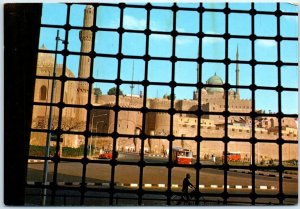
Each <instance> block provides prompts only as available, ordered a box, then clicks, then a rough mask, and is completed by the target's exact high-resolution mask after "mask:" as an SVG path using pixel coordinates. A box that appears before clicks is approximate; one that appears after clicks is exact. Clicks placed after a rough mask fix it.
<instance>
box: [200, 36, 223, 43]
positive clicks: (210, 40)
mask: <svg viewBox="0 0 300 209" xmlns="http://www.w3.org/2000/svg"><path fill="white" fill-rule="evenodd" d="M222 40H224V39H223V38H215V37H204V38H203V39H202V42H203V43H204V44H214V43H217V42H220V41H222Z"/></svg>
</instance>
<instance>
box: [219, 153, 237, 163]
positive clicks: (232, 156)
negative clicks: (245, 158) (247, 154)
mask: <svg viewBox="0 0 300 209" xmlns="http://www.w3.org/2000/svg"><path fill="white" fill-rule="evenodd" d="M224 156H225V152H223V161H224ZM240 160H241V153H240V152H227V161H233V162H237V161H240Z"/></svg>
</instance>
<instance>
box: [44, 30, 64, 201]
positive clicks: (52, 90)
mask: <svg viewBox="0 0 300 209" xmlns="http://www.w3.org/2000/svg"><path fill="white" fill-rule="evenodd" d="M55 40H56V45H55V56H54V66H53V78H52V88H51V96H50V109H49V118H48V132H47V140H46V148H45V161H44V170H43V171H44V172H43V185H46V183H47V178H48V158H49V155H50V141H51V132H50V130H51V128H52V120H53V118H52V111H53V106H52V103H53V99H54V94H55V80H54V79H55V76H56V59H57V53H56V52H57V50H58V42H59V41H61V42H62V43H65V41H64V40H62V39H61V38H60V37H59V30H57V34H56V38H55ZM66 43H67V42H66ZM46 195H47V189H46V188H44V189H43V199H42V205H45V204H46V198H47V197H46Z"/></svg>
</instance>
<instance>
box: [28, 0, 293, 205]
mask: <svg viewBox="0 0 300 209" xmlns="http://www.w3.org/2000/svg"><path fill="white" fill-rule="evenodd" d="M66 5H67V17H66V24H65V25H63V26H61V25H47V24H42V25H41V27H45V28H46V27H48V28H57V29H63V30H65V37H64V39H65V40H69V31H70V30H71V29H80V30H82V29H85V30H91V31H92V34H93V35H92V49H91V52H90V53H82V52H73V51H72V52H71V51H69V49H68V43H67V42H65V43H64V49H63V50H62V51H53V50H42V49H40V50H39V52H40V53H53V54H61V55H62V56H63V72H62V75H61V76H60V77H51V76H50V77H48V76H36V78H37V79H57V80H59V81H60V82H61V83H62V85H61V94H60V101H59V102H58V103H57V104H50V103H41V102H34V103H33V104H34V105H47V106H54V107H58V109H59V114H58V115H59V118H58V127H57V129H56V130H46V131H45V130H40V129H32V132H47V133H55V134H56V135H57V136H58V137H57V142H56V144H57V146H56V154H55V156H54V157H46V158H43V157H35V156H29V158H30V159H47V160H52V161H53V162H54V175H53V179H52V181H53V184H51V185H42V186H37V187H38V188H47V189H49V190H50V191H51V204H55V202H56V198H57V196H56V191H57V190H58V189H66V190H78V191H79V192H80V194H81V195H80V205H84V204H85V201H86V199H87V198H88V197H87V196H86V192H88V191H99V190H94V189H91V188H88V187H87V184H86V171H87V169H86V166H87V164H88V163H104V164H110V165H111V183H110V188H109V189H103V190H102V189H101V191H105V192H108V193H109V205H113V204H114V195H115V194H116V193H122V192H124V193H134V194H135V193H136V192H137V195H138V199H137V201H138V205H142V204H143V195H145V194H161V195H165V196H166V204H167V205H171V197H172V195H173V194H174V192H173V191H172V189H171V184H172V169H173V168H174V167H181V166H180V165H175V164H173V162H172V157H171V154H170V155H169V157H168V162H167V163H165V164H161V163H148V162H145V161H144V154H143V153H144V144H145V141H146V139H148V138H149V137H151V138H153V139H167V140H168V141H169V150H172V147H173V141H174V140H176V139H180V140H195V141H196V143H197V155H196V163H195V164H194V165H190V166H185V167H192V168H194V169H195V170H196V192H197V193H196V194H197V195H196V200H197V201H199V198H201V196H210V197H220V196H221V197H222V198H223V202H222V204H230V202H228V198H230V197H241V198H249V197H250V199H251V204H253V205H254V204H257V202H256V200H257V198H276V199H278V200H279V204H284V200H285V198H297V197H298V196H297V195H286V194H284V192H283V171H284V170H286V169H287V168H286V167H285V166H284V165H283V164H282V145H283V144H298V141H294V140H284V139H282V127H281V124H282V118H284V117H292V118H297V117H298V115H296V114H293V115H290V114H283V113H282V111H281V109H282V108H281V103H282V99H281V93H282V92H283V91H294V92H295V91H298V89H296V88H285V87H283V86H282V85H281V74H280V71H281V67H282V66H283V65H286V66H297V63H287V62H282V61H281V47H280V44H279V43H280V42H281V41H283V40H293V41H297V40H298V39H297V38H296V37H283V36H282V35H281V31H280V17H281V16H282V15H290V16H296V15H297V13H292V12H282V11H281V9H280V3H277V10H276V11H274V12H268V11H257V10H255V7H254V6H255V4H254V3H252V4H251V9H250V10H249V11H247V10H232V9H230V8H229V5H228V3H226V6H225V8H224V9H211V8H205V7H204V6H203V4H202V3H200V4H199V7H198V8H184V7H179V6H178V5H177V4H176V3H175V4H173V6H171V7H165V6H158V5H155V6H154V5H152V4H150V3H148V4H145V5H134V4H124V3H120V4H111V3H101V4H91V5H92V6H94V8H95V9H94V20H93V26H92V27H90V28H85V27H77V26H71V25H70V8H71V6H72V4H66ZM99 6H111V7H118V8H119V9H120V27H119V28H117V29H112V28H99V27H97V26H96V18H97V9H96V8H97V7H99ZM125 8H142V9H145V10H146V12H147V16H146V29H145V30H132V29H124V27H123V19H124V9H125ZM152 9H162V10H168V11H172V13H173V30H172V31H171V32H163V31H151V30H150V11H151V10H152ZM178 11H189V12H196V13H199V18H200V19H199V32H198V33H196V34H191V33H184V32H177V31H176V21H177V18H176V13H177V12H178ZM207 11H210V12H218V13H224V14H225V33H224V34H220V35H218V34H205V33H203V13H204V12H207ZM232 13H240V14H249V15H250V16H251V34H250V35H249V36H245V35H231V34H230V33H229V21H228V17H229V14H232ZM257 14H266V15H273V16H275V17H276V18H277V35H276V36H275V37H259V36H257V35H256V34H255V26H254V21H255V15H257ZM98 31H113V32H117V33H118V34H119V42H118V53H117V54H116V55H111V54H103V53H96V52H95V50H94V49H95V37H96V32H98ZM125 32H128V33H137V34H145V36H146V49H145V55H144V56H134V55H125V54H122V43H123V34H124V33H125ZM151 34H164V35H170V36H171V37H172V38H173V39H172V56H171V57H170V58H165V57H151V56H150V55H149V36H150V35H151ZM178 35H185V36H190V37H197V38H198V39H199V46H200V50H199V57H198V58H197V59H191V58H178V57H176V37H177V36H178ZM204 37H218V38H223V39H224V40H225V59H222V60H216V59H204V58H203V56H202V40H203V38H204ZM231 38H237V39H247V40H250V41H251V52H252V53H251V57H252V58H251V60H250V61H236V60H230V59H229V58H228V57H229V55H228V51H229V50H228V48H229V39H231ZM259 38H263V39H268V40H275V41H276V42H277V43H278V44H277V61H276V62H266V61H257V60H255V44H254V43H255V40H257V39H259ZM70 41H71V40H69V42H70ZM68 55H86V56H89V57H91V63H90V77H89V78H70V77H66V76H65V73H66V62H67V56H68ZM98 56H101V57H112V58H116V59H117V62H118V65H117V66H118V70H117V79H115V80H111V81H108V80H103V79H95V78H93V66H94V58H96V57H98ZM124 58H131V59H142V60H144V61H145V77H144V80H143V81H142V82H138V81H123V80H121V76H120V74H121V67H120V66H121V61H122V59H124ZM150 60H167V61H170V62H171V63H172V73H171V80H170V82H169V83H168V84H167V85H168V86H169V87H170V88H171V107H170V109H168V110H151V109H148V108H147V107H146V103H147V96H146V95H147V87H148V86H149V85H151V84H156V85H166V84H165V83H160V82H150V81H149V80H148V63H149V61H150ZM177 61H190V62H191V61H193V62H197V63H198V64H199V72H200V73H199V81H200V82H198V83H197V84H196V85H194V84H179V83H176V82H175V63H176V62H177ZM204 62H211V63H223V64H224V65H225V84H224V85H223V86H222V88H223V89H224V91H225V92H228V91H229V90H230V89H231V88H240V89H250V90H251V93H252V111H251V112H250V113H232V112H229V111H228V93H225V111H224V112H222V113H220V112H205V111H203V110H201V99H202V98H201V91H198V110H197V111H183V110H181V111H179V110H176V109H175V107H174V100H175V98H174V96H173V95H174V94H175V92H174V89H175V87H177V86H189V87H195V88H197V89H199V90H200V89H202V88H205V87H220V86H212V85H208V84H204V83H202V82H201V81H202V73H201V72H202V70H203V69H202V64H203V63H204ZM232 63H240V64H249V65H250V66H251V71H252V78H251V79H252V84H251V85H250V86H244V85H239V86H235V85H230V84H229V82H228V81H229V64H232ZM257 64H263V65H267V64H268V65H275V66H276V67H277V69H278V86H277V87H261V86H256V85H255V66H256V65H257ZM66 81H85V82H88V83H89V92H92V84H93V83H95V82H104V83H105V82H112V83H114V84H116V87H117V88H116V89H117V90H116V91H117V93H116V95H119V92H120V85H121V84H140V85H142V86H143V88H144V95H145V96H144V97H143V106H142V108H140V109H139V108H126V107H120V106H119V97H118V96H117V97H116V103H115V105H114V106H113V107H111V109H112V110H114V111H115V121H118V112H119V111H121V110H125V111H140V112H141V113H142V115H143V117H142V131H141V134H140V135H128V134H119V133H118V132H117V129H118V127H117V126H118V124H117V122H115V123H114V127H113V130H114V131H113V133H111V134H109V133H107V134H105V133H101V134H100V133H91V131H89V130H91V127H90V123H86V127H85V131H83V132H73V131H64V130H62V127H61V122H62V110H63V108H65V107H73V108H85V109H86V110H87V118H86V120H87V121H90V120H91V111H92V110H93V109H101V107H94V106H93V105H92V103H91V93H89V96H88V103H87V105H84V106H82V105H76V104H73V105H71V104H65V103H63V99H64V92H65V89H64V84H65V82H66ZM258 89H265V90H274V91H276V92H278V93H279V96H278V110H279V111H278V113H274V114H264V113H258V112H256V110H255V91H256V90H258ZM105 109H109V108H108V107H105ZM149 112H164V113H168V114H169V115H170V116H171V117H170V134H169V135H167V136H159V137H158V136H149V135H147V134H146V133H145V129H146V115H147V113H149ZM176 113H190V114H195V115H197V117H198V129H197V136H196V137H175V136H174V133H173V129H172V127H173V124H174V119H173V116H174V115H175V114H176ZM204 114H210V115H214V114H215V115H222V116H224V122H225V129H224V131H225V133H224V137H223V138H221V139H220V138H206V137H202V136H201V128H200V119H201V116H203V115H204ZM234 115H238V116H250V117H251V119H252V129H251V131H252V137H250V140H249V142H250V144H251V150H252V159H253V162H255V158H256V156H255V149H256V147H255V145H256V144H257V143H261V142H264V143H276V144H278V147H279V165H278V166H276V167H275V169H276V170H277V171H278V173H279V192H278V194H276V195H267V194H265V195H263V194H257V193H256V191H255V184H256V182H255V179H256V173H255V172H256V171H257V169H258V166H257V165H255V164H252V165H250V166H233V165H229V164H228V162H227V158H225V162H224V164H223V165H204V164H201V162H200V142H202V141H222V142H223V143H224V151H225V154H227V151H228V143H229V142H231V141H236V142H245V140H244V139H231V138H229V137H228V129H227V126H228V118H229V117H230V116H234ZM259 116H266V117H270V116H274V117H276V118H278V123H279V130H278V139H277V140H263V139H259V140H258V139H257V138H255V119H256V118H257V117H259ZM62 134H82V135H84V137H85V146H84V157H83V158H82V159H63V160H64V161H69V162H81V163H82V165H83V169H82V182H81V185H80V187H77V188H69V187H61V186H58V185H57V169H58V165H59V163H60V160H62V159H60V157H59V156H58V154H57V153H58V152H59V149H60V147H59V146H60V144H59V138H60V137H61V135H62ZM91 135H93V136H110V137H112V138H113V150H114V151H115V150H116V143H117V140H118V138H119V137H121V136H124V137H136V138H139V139H140V140H141V155H140V161H139V162H137V163H132V162H120V161H117V160H116V156H115V155H113V159H112V160H111V161H109V162H99V161H96V160H95V161H94V160H90V159H88V140H89V137H90V136H91ZM117 165H137V166H138V167H139V170H140V174H139V182H138V183H139V186H138V189H137V190H134V191H132V190H118V189H116V188H115V187H114V182H115V167H116V166H117ZM149 165H151V166H164V167H166V168H167V169H168V182H167V185H168V186H167V190H166V191H165V192H159V191H152V192H149V191H145V190H144V189H143V187H142V185H143V173H144V167H145V166H149ZM202 168H220V169H222V170H223V171H224V185H225V186H224V191H223V192H222V193H221V194H215V193H203V192H201V191H200V190H199V183H200V182H199V181H200V170H201V169H202ZM229 168H244V169H249V170H251V172H252V175H251V180H252V182H251V184H252V191H251V193H250V195H249V194H229V193H228V189H227V187H226V185H228V173H227V172H228V170H229ZM261 168H264V169H269V168H268V167H261ZM272 169H274V167H273V168H272ZM288 169H289V170H297V168H292V167H288ZM27 186H28V187H35V186H29V185H27Z"/></svg>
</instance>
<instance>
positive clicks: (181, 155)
mask: <svg viewBox="0 0 300 209" xmlns="http://www.w3.org/2000/svg"><path fill="white" fill-rule="evenodd" d="M192 159H193V153H192V151H191V150H189V149H183V148H181V147H175V148H173V149H172V161H173V162H174V163H177V164H185V165H188V164H192Z"/></svg>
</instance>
